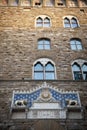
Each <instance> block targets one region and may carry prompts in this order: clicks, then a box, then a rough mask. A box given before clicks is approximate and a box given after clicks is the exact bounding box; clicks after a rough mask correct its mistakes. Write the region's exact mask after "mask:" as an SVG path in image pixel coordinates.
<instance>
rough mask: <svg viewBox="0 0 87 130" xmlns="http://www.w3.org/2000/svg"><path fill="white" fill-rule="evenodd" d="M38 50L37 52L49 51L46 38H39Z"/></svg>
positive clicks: (48, 41)
mask: <svg viewBox="0 0 87 130" xmlns="http://www.w3.org/2000/svg"><path fill="white" fill-rule="evenodd" d="M38 49H39V50H44V49H45V50H50V40H49V39H47V38H41V39H39V40H38Z"/></svg>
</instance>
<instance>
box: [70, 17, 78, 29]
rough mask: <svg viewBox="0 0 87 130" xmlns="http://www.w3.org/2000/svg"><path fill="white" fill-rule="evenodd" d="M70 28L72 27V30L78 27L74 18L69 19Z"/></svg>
mask: <svg viewBox="0 0 87 130" xmlns="http://www.w3.org/2000/svg"><path fill="white" fill-rule="evenodd" d="M71 27H72V28H76V27H78V23H77V20H76V19H75V18H72V19H71Z"/></svg>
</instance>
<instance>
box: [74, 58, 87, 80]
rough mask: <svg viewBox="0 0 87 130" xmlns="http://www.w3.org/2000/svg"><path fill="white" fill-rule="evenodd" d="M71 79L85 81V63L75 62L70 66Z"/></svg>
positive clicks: (86, 78)
mask: <svg viewBox="0 0 87 130" xmlns="http://www.w3.org/2000/svg"><path fill="white" fill-rule="evenodd" d="M72 71H73V77H74V79H75V80H82V79H83V80H87V62H85V61H84V60H76V62H74V63H73V65H72Z"/></svg>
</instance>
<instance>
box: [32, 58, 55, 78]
mask: <svg viewBox="0 0 87 130" xmlns="http://www.w3.org/2000/svg"><path fill="white" fill-rule="evenodd" d="M33 67H34V74H33V78H34V79H36V80H44V79H46V80H48V79H49V80H54V79H55V78H56V74H55V65H54V63H53V62H52V61H51V60H49V59H47V58H41V59H39V60H37V61H36V62H35V64H34V66H33Z"/></svg>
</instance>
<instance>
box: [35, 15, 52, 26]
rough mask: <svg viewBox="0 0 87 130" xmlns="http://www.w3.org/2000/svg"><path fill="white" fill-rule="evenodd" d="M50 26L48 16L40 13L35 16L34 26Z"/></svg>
mask: <svg viewBox="0 0 87 130" xmlns="http://www.w3.org/2000/svg"><path fill="white" fill-rule="evenodd" d="M50 26H51V20H50V18H49V17H48V16H45V15H41V16H39V17H37V18H36V27H47V28H49V27H50Z"/></svg>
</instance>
